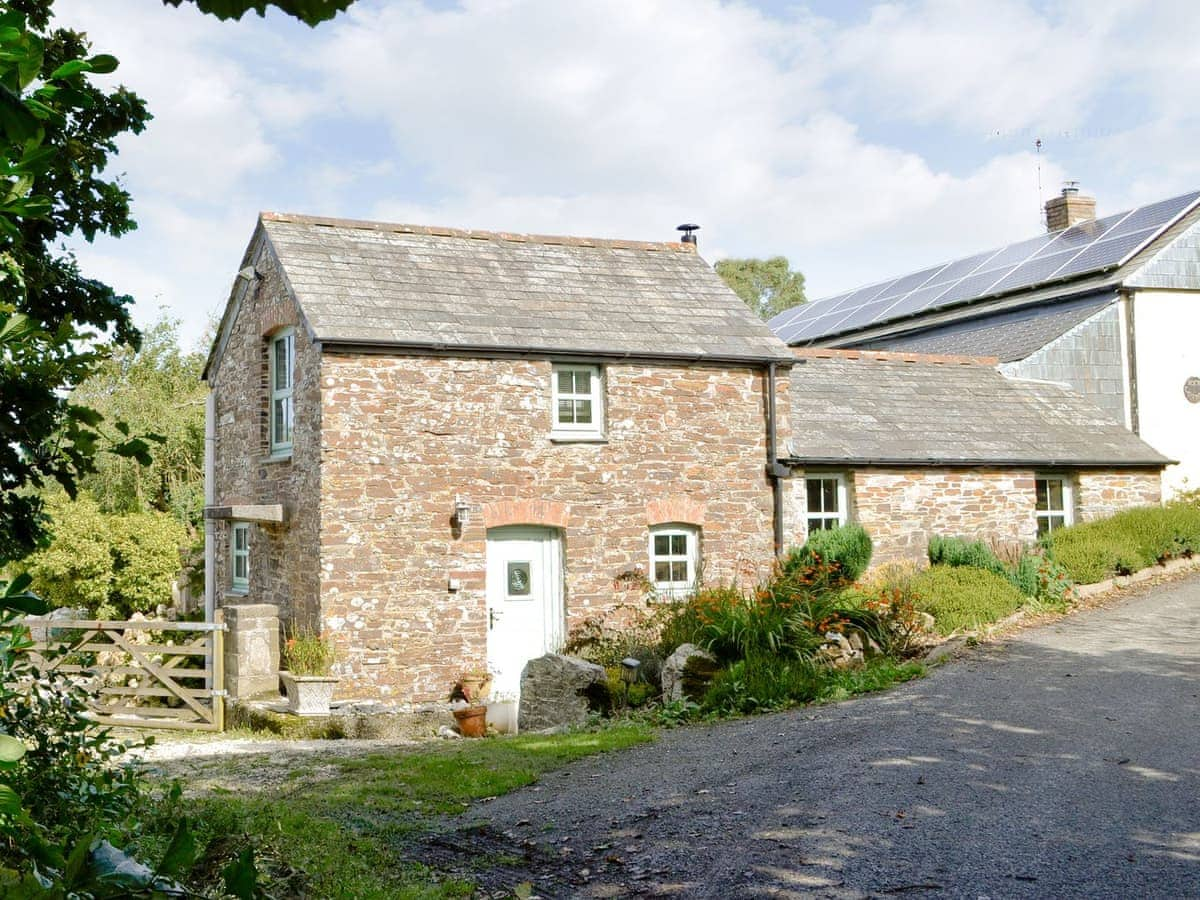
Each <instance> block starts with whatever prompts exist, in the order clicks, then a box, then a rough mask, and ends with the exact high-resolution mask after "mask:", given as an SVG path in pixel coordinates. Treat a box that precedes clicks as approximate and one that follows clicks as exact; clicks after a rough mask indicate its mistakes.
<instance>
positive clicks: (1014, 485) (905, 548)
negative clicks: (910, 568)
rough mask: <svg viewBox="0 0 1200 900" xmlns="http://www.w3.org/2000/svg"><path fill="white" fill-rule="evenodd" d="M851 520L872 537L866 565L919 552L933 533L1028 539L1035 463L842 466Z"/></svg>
mask: <svg viewBox="0 0 1200 900" xmlns="http://www.w3.org/2000/svg"><path fill="white" fill-rule="evenodd" d="M844 474H845V475H846V477H847V493H848V495H849V498H850V520H851V521H853V522H857V523H858V524H860V525H862V526H863V527H864V528H865V529H866V530H867V532H868V533H869V534H870V535H871V538H872V540H873V541H874V544H875V551H874V555H873V556H872V565H878V564H880V563H886V562H892V561H896V560H903V559H912V560H923V559H925V555H926V549H927V547H928V545H929V538H930V537H932V536H933V535H935V534H940V535H953V536H958V537H970V538H976V539H980V540H992V539H995V540H999V541H1004V542H1008V541H1015V542H1022V543H1024V542H1030V541H1033V540H1034V538H1035V537H1036V530H1037V526H1036V523H1035V521H1034V484H1033V478H1034V473H1033V470H1013V469H1004V470H993V469H886V468H864V469H856V470H853V471H850V472H846V473H844ZM789 496H790V503H789V504H788V505H789V506H790V507H791V511H790V512H789V515H788V522H789V523H790V528H791V531H790V532H789V535H790V537H791V540H792V542H793V543H803V542H804V540H805V539H806V537H807V535H806V534H805V522H804V510H805V509H806V508H807V506H806V501H807V497H806V494H805V489H804V473H803V472H802V471H800V470H797V471H796V472H795V473H794V474H793V476H792V480H791V484H790V491H789Z"/></svg>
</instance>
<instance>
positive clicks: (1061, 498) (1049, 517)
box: [1034, 475, 1075, 537]
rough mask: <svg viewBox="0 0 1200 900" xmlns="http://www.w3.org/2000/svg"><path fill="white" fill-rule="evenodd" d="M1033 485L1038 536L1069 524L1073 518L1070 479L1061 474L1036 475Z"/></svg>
mask: <svg viewBox="0 0 1200 900" xmlns="http://www.w3.org/2000/svg"><path fill="white" fill-rule="evenodd" d="M1034 485H1035V488H1036V491H1037V511H1036V513H1035V515H1036V516H1037V533H1038V537H1041V536H1042V535H1044V534H1049V533H1050V532H1052V531H1056V530H1058V529H1059V528H1066V527H1067V526H1068V525H1070V524H1071V523H1072V522H1073V521H1074V519H1075V516H1074V509H1073V506H1074V504H1073V503H1072V497H1071V482H1070V480H1068V479H1067V478H1064V477H1063V476H1061V475H1046V476H1038V477H1037V478H1035V479H1034Z"/></svg>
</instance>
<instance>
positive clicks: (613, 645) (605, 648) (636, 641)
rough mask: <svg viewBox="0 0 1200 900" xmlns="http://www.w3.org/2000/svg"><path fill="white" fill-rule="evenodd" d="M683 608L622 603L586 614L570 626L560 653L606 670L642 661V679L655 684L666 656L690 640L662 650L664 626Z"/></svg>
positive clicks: (681, 605) (685, 606) (685, 605)
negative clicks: (593, 614) (632, 660)
mask: <svg viewBox="0 0 1200 900" xmlns="http://www.w3.org/2000/svg"><path fill="white" fill-rule="evenodd" d="M685 608H687V604H683V603H681V604H678V605H677V606H675V605H667V604H664V605H661V606H658V607H654V608H652V609H648V608H645V607H637V606H634V605H631V604H622V605H620V606H617V607H616V608H615V609H613V610H611V611H610V612H607V613H604V614H600V615H595V616H589V617H588V618H586V619H584V620H583V622H582V623H581V624H580V625H578V626H576V627H575V628H573V629H571V632H570V634H568V635H567V642H566V646H565V648H564V651H563V652H565V653H568V654H570V655H572V656H580V657H582V658H584V659H586V660H588V661H589V662H594V663H596V665H598V666H603V667H604V668H606V669H610V668H612V667H614V666H620V664H621V660H623V659H625V658H626V657H632V658H634V659H636V660H637V661H638V662H640V663H641V664H642V669H641V674H642V678H644V679H645V680H646V681H647V682H650V683H657V682H658V679H659V675H660V673H661V671H662V663H663V660H664V659H665V658H666V656H667V655H668V654H669V653H670V652H671V651H672V650H674V649H675V647H678V646H679V644H683V643H687V641H688V640H691V638H690V637H689V638H687V639H685V640H680V641H679V642H678V643H676V644H674V646H671V647H669V648H667V649H665V650H664V647H663V646H662V645H663V644H664V643H665V641H663V640H662V635H663V633H664V630H665V627H666V625H667V624H668V623H669V622H671V621H673V620H674V618H675V616H676V615H677V613H678V611H680V610H683V609H685Z"/></svg>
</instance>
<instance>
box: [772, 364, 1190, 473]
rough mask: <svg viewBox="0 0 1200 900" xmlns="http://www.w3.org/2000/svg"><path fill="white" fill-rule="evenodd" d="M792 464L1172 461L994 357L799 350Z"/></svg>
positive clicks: (1059, 389)
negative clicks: (1011, 373)
mask: <svg viewBox="0 0 1200 900" xmlns="http://www.w3.org/2000/svg"><path fill="white" fill-rule="evenodd" d="M795 353H796V356H797V358H798V362H799V363H800V364H798V365H797V366H796V367H795V368H793V369H792V372H791V379H790V385H791V387H790V394H791V415H792V420H791V424H792V439H791V441H790V442H789V445H788V452H789V461H790V462H793V463H794V464H807V465H817V464H825V465H838V464H852V463H858V464H867V463H875V464H902V465H955V464H958V465H968V466H978V465H1031V466H1039V467H1041V466H1046V467H1050V466H1102V467H1108V468H1112V467H1122V466H1128V467H1139V466H1145V467H1155V468H1161V467H1162V466H1165V465H1167V464H1169V463H1170V460H1168V459H1167V458H1166V457H1164V456H1163V455H1162V454H1161V453H1158V452H1157V451H1156V450H1154V449H1153V448H1152V447H1151V446H1150V445H1149V444H1147V443H1146V442H1145V441H1143V440H1142V439H1141V438H1139V437H1137V436H1136V435H1135V434H1133V433H1132V432H1130V431H1128V430H1126V429H1125V428H1124V427H1123V426H1122V425H1120V424H1119V423H1117V422H1114V421H1111V420H1110V419H1109V418H1108V417H1107V416H1106V415H1105V414H1104V413H1103V412H1102V411H1101V410H1100V409H1098V408H1097V407H1096V406H1095V405H1093V404H1092V403H1091V402H1090V401H1089V400H1087V399H1086V398H1084V397H1082V396H1081V395H1079V394H1077V393H1075V392H1074V391H1072V390H1070V389H1069V388H1067V387H1065V386H1062V385H1058V384H1050V383H1047V382H1035V381H1018V380H1015V379H1010V378H1006V377H1005V376H1004V375H1002V374H1001V373H1000V372H999V371H998V370H996V369H995V368H994V365H995V363H996V360H995V359H994V358H992V359H987V358H972V357H961V356H958V357H955V356H931V355H923V354H910V353H883V352H877V351H868V350H863V351H858V350H796V351H795Z"/></svg>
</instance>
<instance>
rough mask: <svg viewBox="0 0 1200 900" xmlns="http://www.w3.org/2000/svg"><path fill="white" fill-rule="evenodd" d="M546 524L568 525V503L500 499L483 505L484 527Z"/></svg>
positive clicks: (560, 526) (552, 525) (551, 525)
mask: <svg viewBox="0 0 1200 900" xmlns="http://www.w3.org/2000/svg"><path fill="white" fill-rule="evenodd" d="M504 525H546V526H549V527H551V528H566V527H567V505H566V504H565V503H558V502H556V501H554V500H500V501H497V502H496V503H487V504H484V507H483V527H484V528H500V527H502V526H504Z"/></svg>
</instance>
